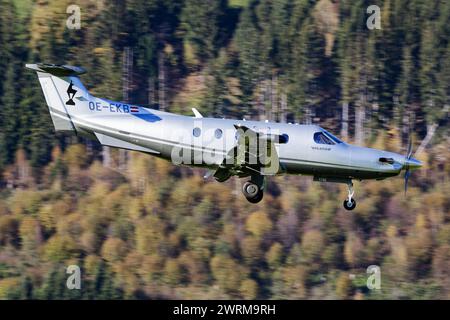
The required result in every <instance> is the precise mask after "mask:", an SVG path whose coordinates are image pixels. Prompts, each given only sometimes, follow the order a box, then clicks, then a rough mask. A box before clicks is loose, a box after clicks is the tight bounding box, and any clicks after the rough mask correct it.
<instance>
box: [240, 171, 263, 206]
mask: <svg viewBox="0 0 450 320" xmlns="http://www.w3.org/2000/svg"><path fill="white" fill-rule="evenodd" d="M263 189H264V177H263V176H260V175H259V176H252V178H251V179H250V181H247V182H245V183H244V184H243V185H242V193H243V194H244V196H245V198H246V199H247V201H248V202H250V203H258V202H260V201H261V200H262V198H263V196H264V191H263Z"/></svg>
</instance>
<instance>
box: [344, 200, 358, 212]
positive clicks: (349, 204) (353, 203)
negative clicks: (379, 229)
mask: <svg viewBox="0 0 450 320" xmlns="http://www.w3.org/2000/svg"><path fill="white" fill-rule="evenodd" d="M344 208H345V209H346V210H353V209H355V208H356V201H355V199H353V198H352V199H351V201H350V202H349V201H348V199H345V200H344Z"/></svg>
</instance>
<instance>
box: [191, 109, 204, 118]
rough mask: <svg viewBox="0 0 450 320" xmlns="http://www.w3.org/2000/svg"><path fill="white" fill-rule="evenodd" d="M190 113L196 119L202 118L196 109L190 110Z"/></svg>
mask: <svg viewBox="0 0 450 320" xmlns="http://www.w3.org/2000/svg"><path fill="white" fill-rule="evenodd" d="M192 112H193V113H194V116H195V117H196V118H203V116H202V114H201V113H200V112H198V110H197V109H196V108H192Z"/></svg>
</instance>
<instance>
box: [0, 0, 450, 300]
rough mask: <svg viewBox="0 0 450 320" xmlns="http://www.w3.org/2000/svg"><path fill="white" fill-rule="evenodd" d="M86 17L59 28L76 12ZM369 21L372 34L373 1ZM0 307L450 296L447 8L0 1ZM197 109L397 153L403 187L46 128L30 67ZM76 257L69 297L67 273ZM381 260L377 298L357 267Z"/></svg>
mask: <svg viewBox="0 0 450 320" xmlns="http://www.w3.org/2000/svg"><path fill="white" fill-rule="evenodd" d="M70 4H76V5H78V6H79V7H80V10H81V28H80V29H78V30H72V29H69V28H68V27H67V25H66V21H67V19H68V18H69V17H70V16H71V14H70V13H69V14H68V13H66V9H67V7H68V5H70ZM373 4H374V5H377V6H379V7H380V9H381V29H379V30H378V29H374V30H369V29H368V28H367V26H366V21H367V19H368V17H369V16H370V14H368V13H367V12H366V9H367V7H368V6H369V5H373ZM0 8H1V10H0V298H2V299H28V298H34V299H70V298H82V299H137V298H142V299H149V298H168V299H171V298H179V299H222V298H227V299H243V298H245V299H255V298H259V299H449V298H450V289H449V288H450V197H449V194H450V181H449V177H450V163H449V155H450V150H449V149H450V148H449V147H450V139H449V111H450V110H449V105H450V99H449V98H450V68H449V67H450V43H449V35H450V2H449V1H439V0H434V1H424V0H409V1H406V0H384V1H381V0H371V1H363V0H354V1H350V0H348V1H338V0H335V1H332V0H320V1H308V0H272V1H271V0H260V1H250V0H229V1H226V0H217V1H211V0H209V1H208V0H184V1H181V0H176V1H171V0H150V1H148V0H126V1H106V0H105V1H103V0H99V1H87V0H77V1H66V0H58V1H47V0H34V1H33V0H0ZM34 62H47V63H63V64H71V65H78V66H83V67H84V68H86V69H87V70H88V73H87V74H86V75H83V76H82V81H83V82H84V83H86V85H87V87H88V88H89V89H90V91H91V92H92V93H93V94H95V95H98V96H102V97H108V98H110V99H114V100H121V101H129V102H132V103H136V104H142V105H150V106H152V107H155V108H159V109H161V110H167V111H171V112H178V113H181V114H187V115H190V114H191V107H196V108H198V109H199V110H200V111H201V112H202V113H203V114H204V115H208V116H216V117H227V118H239V119H241V118H243V117H245V118H246V119H257V120H265V119H268V120H270V121H281V122H292V123H294V122H297V123H315V124H319V125H321V126H323V127H324V128H326V129H327V130H329V131H331V132H333V133H334V134H336V135H338V136H340V137H341V138H342V139H344V140H346V141H347V142H350V143H355V144H358V145H365V146H370V147H375V148H380V149H387V150H390V151H395V152H399V153H405V152H406V148H407V142H408V136H409V134H410V133H411V135H412V137H413V141H414V149H415V150H417V154H416V157H417V158H418V159H420V160H421V161H423V162H424V167H423V168H422V169H421V170H419V171H417V172H415V173H414V174H413V176H412V178H411V179H410V188H409V190H408V193H407V195H406V196H405V195H404V189H403V179H402V177H396V178H393V179H389V180H385V181H373V182H372V181H370V182H364V183H359V182H356V183H355V188H356V195H355V197H356V199H357V200H358V206H357V208H356V209H355V210H354V211H352V212H351V213H349V212H347V211H345V210H344V209H343V208H342V201H343V199H344V198H345V197H346V188H345V186H341V185H336V184H320V183H313V182H312V181H311V178H309V177H297V176H283V177H276V178H270V179H269V184H268V191H267V192H266V195H265V198H264V200H263V201H262V202H261V203H259V204H258V205H252V204H249V203H248V202H247V201H246V200H245V198H244V197H243V196H242V195H241V191H240V186H241V181H239V179H230V181H228V182H226V183H223V184H220V183H218V182H215V181H213V180H208V181H204V180H203V178H202V176H203V174H204V173H205V172H204V171H203V170H193V169H189V168H186V167H175V166H172V164H171V163H170V162H166V161H163V160H158V159H154V158H151V157H150V156H147V155H144V154H140V153H134V152H126V151H120V150H115V149H112V148H102V147H101V146H100V145H99V144H98V143H96V142H93V141H87V140H84V139H82V138H78V137H76V136H70V135H64V134H60V133H58V134H55V133H54V130H53V125H52V123H51V119H50V116H49V114H48V110H47V107H46V103H45V100H44V96H43V94H42V91H41V88H40V86H39V83H38V80H37V77H36V74H35V73H34V72H30V71H27V70H25V68H24V64H25V63H34ZM72 264H76V265H79V266H80V268H81V273H82V283H81V286H82V288H81V290H68V289H67V287H66V279H67V277H68V275H67V274H66V267H67V266H68V265H72ZM369 265H377V266H379V267H380V268H381V269H380V270H381V289H379V290H370V289H368V288H367V286H366V281H367V278H368V276H369V275H368V274H367V273H366V268H367V267H368V266H369Z"/></svg>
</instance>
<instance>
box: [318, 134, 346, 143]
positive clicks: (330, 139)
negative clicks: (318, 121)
mask: <svg viewBox="0 0 450 320" xmlns="http://www.w3.org/2000/svg"><path fill="white" fill-rule="evenodd" d="M314 142H315V143H318V144H330V145H333V144H340V143H342V141H341V140H339V139H338V138H337V137H335V136H333V135H332V134H331V133H329V132H327V131H319V132H316V133H314Z"/></svg>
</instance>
